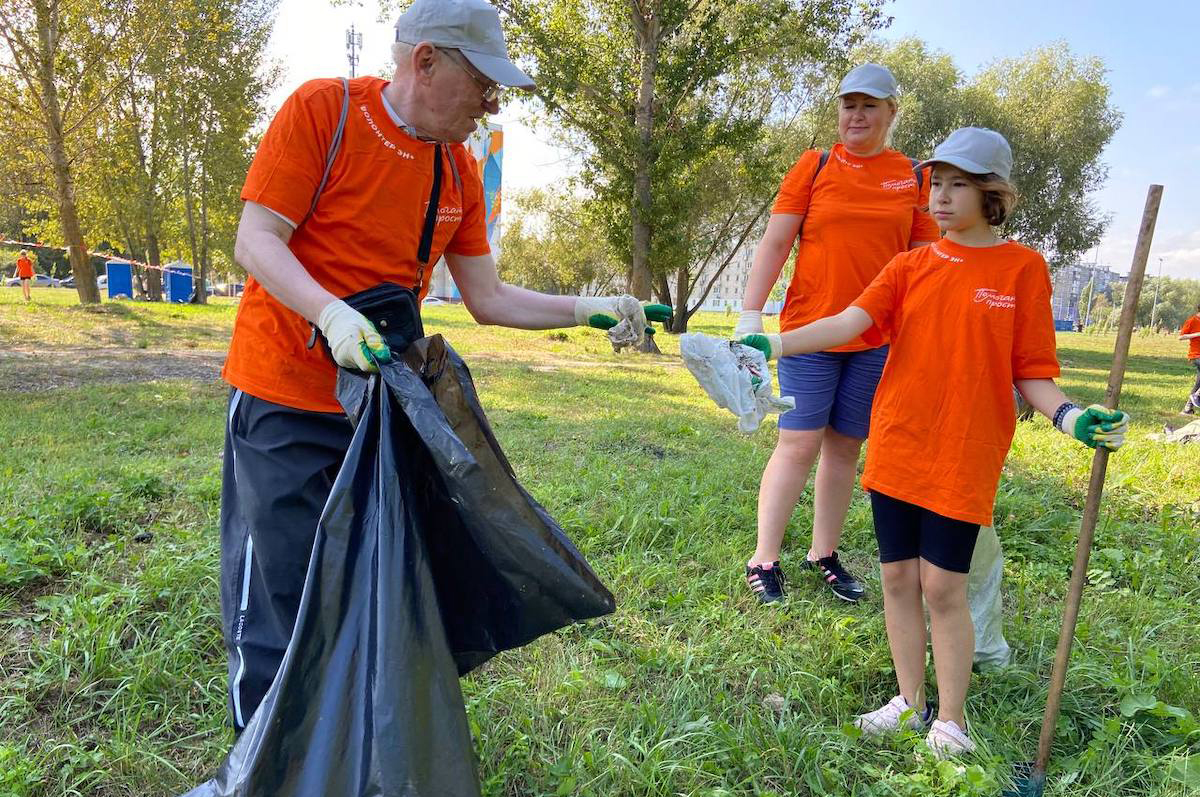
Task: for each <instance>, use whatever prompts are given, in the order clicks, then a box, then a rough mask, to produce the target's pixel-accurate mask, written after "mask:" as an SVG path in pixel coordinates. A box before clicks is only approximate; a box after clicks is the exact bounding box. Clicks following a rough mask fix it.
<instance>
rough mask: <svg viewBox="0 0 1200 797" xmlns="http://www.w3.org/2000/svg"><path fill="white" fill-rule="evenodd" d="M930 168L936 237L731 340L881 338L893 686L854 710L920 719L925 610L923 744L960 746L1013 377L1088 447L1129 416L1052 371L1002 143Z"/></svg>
mask: <svg viewBox="0 0 1200 797" xmlns="http://www.w3.org/2000/svg"><path fill="white" fill-rule="evenodd" d="M930 166H932V169H931V174H930V180H929V183H930V210H931V212H932V213H933V217H934V220H935V221H936V222H937V224H938V227H939V228H940V229H941V231H942V233H943V238H942V239H941V240H939V241H937V242H935V243H933V244H931V245H930V246H927V247H923V248H921V249H918V250H914V251H910V252H904V253H901V254H899V255H897V256H896V257H895V258H893V259H892V261H891V262H890V263H888V265H887V266H886V267H885V268H884V270H883V271H882V272H880V274H879V276H878V277H876V278H875V279H874V280H873V281H872V282H871V284H870V285H869V286H867V288H866V289H865V290H864V291H863V292H862V293H861V295H859V297H858V298H857V299H855V300H854V301H853V303H852V304H851V305H850V306H849V307H847V308H846V309H845V310H843V311H842V312H840V313H838V314H837V315H834V316H829V317H826V318H823V319H821V320H819V321H815V322H813V323H811V324H806V325H804V326H802V327H799V328H797V329H793V330H790V331H787V332H784V333H783V334H782V335H750V336H747V337H744V338H742V339H741V342H742V343H744V344H746V345H750V346H754V347H755V348H758V349H760V350H761V351H763V353H764V354H766V355H767V357H768V358H775V357H778V356H780V355H788V354H795V353H799V352H807V351H818V350H822V349H827V348H829V347H830V346H836V345H839V344H842V343H844V342H846V341H848V340H853V339H855V338H857V337H858V336H860V335H861V336H863V338H864V339H865V340H867V341H868V342H870V341H871V340H878V339H880V338H881V337H883V336H890V338H891V341H892V344H891V353H890V354H889V356H888V360H887V365H886V366H885V367H884V371H883V376H882V377H881V379H880V382H879V389H878V390H877V392H876V395H875V402H874V406H873V408H872V414H871V442H870V445H869V446H868V450H867V464H866V469H865V471H864V472H863V478H862V483H863V486H864V487H865V488H866V489H867V490H868V491H869V492H870V496H871V508H872V512H873V514H874V519H875V536H876V539H877V540H878V542H879V560H880V563H881V565H882V571H883V593H884V601H883V606H884V616H885V620H886V623H887V631H888V642H889V644H890V646H891V651H892V662H893V664H894V665H895V668H896V678H897V681H898V682H899V692H900V694H898V695H897V696H896V697H894V698H892V699H891V700H890V701H889V702H888V703H886V704H885V705H884V706H883V707H881V708H879V709H877V710H875V711H871V712H869V713H866V714H862V715H860V716H859V717H858V718H857V720H856V724H857V725H858V727H859V728H861V729H862V730H863V731H864V732H865V733H867V734H879V733H884V732H889V731H894V730H898V729H900V728H902V727H910V728H913V729H923V728H924V727H925V726H926V724H928V723H929V722H930V720H931V719H933V718H932V716H931V712H930V710H929V709H928V708H927V707H926V706H925V702H924V695H923V691H924V688H923V685H924V682H925V648H926V639H925V616H924V610H923V608H922V603H923V602H924V604H926V605H928V607H929V613H930V620H931V626H932V632H933V661H934V668H935V671H936V676H937V687H938V697H939V704H938V716H937V719H936V720H933V722H932V723H931V724H930V726H929V733H928V736H927V737H926V741H927V742H928V744H929V747H930V748H931V749H932V750H933V751H934V753H935V754H937V755H939V756H945V755H953V754H956V753H961V752H969V751H971V750H973V749H975V744H974V742H972V741H971V739H970V738H969V737H968V735H967V732H966V721H965V719H964V717H963V704H964V702H965V700H966V694H967V685H968V683H969V682H970V677H971V659H972V654H973V651H974V647H975V643H974V629H973V627H972V625H971V614H970V611H969V609H968V607H967V572H968V570H969V569H970V564H971V555H972V553H973V551H974V547H975V538H976V535H977V534H978V532H979V527H980V525H986V524H990V523H991V522H992V505H993V503H994V501H995V497H996V488H997V486H998V484H999V480H1000V471H1001V468H1002V467H1003V464H1004V458H1005V456H1006V455H1007V453H1008V448H1009V445H1010V444H1011V442H1012V436H1013V431H1014V429H1015V426H1016V414H1015V409H1014V406H1013V401H1012V386H1013V385H1014V384H1015V385H1016V387H1017V389H1018V390H1020V391H1021V393H1022V394H1023V395H1024V396H1025V398H1026V399H1027V400H1028V401H1029V403H1030V404H1031V405H1033V407H1035V408H1036V409H1037V410H1038V411H1040V412H1041V413H1042V414H1044V415H1046V416H1047V417H1049V418H1051V419H1052V420H1053V422H1054V424H1055V426H1056V427H1057V428H1058V429H1060V430H1061V431H1063V432H1065V433H1067V434H1070V435H1071V436H1073V437H1075V438H1076V439H1077V440H1079V441H1080V442H1082V443H1084V444H1085V445H1088V446H1091V447H1095V446H1097V445H1103V446H1105V447H1107V448H1110V449H1114V450H1115V449H1117V448H1119V447H1120V446H1121V444H1122V443H1123V442H1124V438H1125V430H1126V428H1127V425H1128V416H1126V415H1125V413H1122V412H1115V411H1109V410H1107V409H1105V408H1104V407H1101V406H1099V405H1093V406H1091V407H1088V408H1087V409H1081V408H1080V407H1078V406H1076V405H1075V404H1072V403H1071V402H1070V401H1068V400H1067V398H1066V396H1065V395H1063V392H1062V391H1061V390H1060V389H1059V388H1058V386H1057V385H1056V384H1055V383H1054V378H1055V377H1057V376H1058V375H1059V368H1058V361H1057V358H1056V356H1055V348H1054V344H1055V340H1054V323H1053V320H1052V316H1051V311H1050V278H1049V273H1048V270H1047V268H1046V262H1045V260H1043V259H1042V257H1041V255H1039V254H1038V253H1037V252H1035V251H1033V250H1031V249H1028V248H1026V247H1024V246H1021V245H1020V244H1018V243H1015V242H1012V241H1005V240H1003V239H1001V238H999V237H998V236H997V235H996V233H995V232H994V230H993V227H994V226H996V225H1000V224H1003V223H1004V221H1005V219H1006V218H1007V216H1008V214H1009V213H1010V212H1011V210H1012V207H1013V204H1014V203H1015V201H1016V192H1015V190H1014V189H1013V188H1012V186H1011V185H1010V183H1009V182H1008V178H1009V174H1010V172H1011V169H1012V152H1011V150H1010V149H1009V146H1008V142H1007V141H1005V140H1004V137H1003V136H1001V135H1000V134H999V133H996V132H994V131H991V130H983V129H980V128H971V127H968V128H962V129H960V130H956V131H955V132H954V133H952V134H950V136H949V137H948V138H947V139H946V140H945V141H944V142H942V144H941V145H939V146H938V148H937V149H936V150H935V151H934V156H933V158H931V159H930V160H928V161H925V162H924V163H922V164H920V165H919V166H918V167H917V168H918V169H924V168H927V167H930Z"/></svg>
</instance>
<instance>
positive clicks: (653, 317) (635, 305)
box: [575, 296, 672, 334]
mask: <svg viewBox="0 0 1200 797" xmlns="http://www.w3.org/2000/svg"><path fill="white" fill-rule="evenodd" d="M671 314H672V310H671V308H670V307H668V306H667V305H665V304H646V305H643V304H642V303H641V302H639V301H638V300H637V299H635V298H633V297H632V296H580V297H579V298H578V299H576V300H575V323H577V324H579V325H581V326H587V327H594V328H595V329H605V330H608V329H612V328H613V327H615V326H616V325H617V324H619V323H621V322H622V321H624V320H626V319H629V321H630V324H631V326H633V328H634V329H646V328H647V326H648V324H647V321H667V320H669V319H670V318H671ZM651 334H653V333H651Z"/></svg>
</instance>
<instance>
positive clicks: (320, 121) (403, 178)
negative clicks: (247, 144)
mask: <svg viewBox="0 0 1200 797" xmlns="http://www.w3.org/2000/svg"><path fill="white" fill-rule="evenodd" d="M386 85H387V82H386V81H384V80H382V79H380V78H376V77H362V78H357V79H355V80H351V81H350V109H349V113H348V115H347V117H346V128H345V132H344V134H343V138H342V145H341V149H340V150H339V152H338V154H337V158H336V160H335V161H334V164H333V169H332V171H331V172H330V175H329V182H328V183H326V185H325V189H324V191H322V193H321V198H320V202H319V203H318V205H317V208H316V211H315V212H314V213H313V215H312V216H310V217H309V218H308V219H307V220H306V221H304V223H303V224H301V225H300V226H299V227H298V228H297V229H296V230H295V232H294V233H293V234H292V237H291V240H290V242H289V243H288V248H289V249H291V250H292V253H293V254H295V255H296V259H297V260H299V261H300V263H301V264H303V266H304V267H305V269H307V270H308V273H309V274H311V275H312V276H313V278H314V279H315V280H316V281H317V282H319V283H320V284H321V285H322V286H323V287H324V288H326V289H327V290H328V291H329V292H330V293H333V294H334V295H335V296H348V295H350V294H352V293H356V292H358V291H361V290H364V289H366V288H369V287H372V286H374V285H377V284H379V283H380V282H396V283H399V284H401V285H408V286H412V285H414V284H415V283H416V275H417V266H418V263H419V261H418V260H417V248H418V246H419V243H420V238H421V229H422V227H423V225H424V222H425V210H426V207H427V206H428V204H429V195H430V191H431V190H432V187H433V159H434V157H441V158H442V161H443V163H442V185H441V199H440V201H439V203H438V204H439V207H438V216H437V225H436V228H435V231H434V236H433V247H432V250H431V252H430V255H429V265H428V266H426V268H425V273H424V284H423V285H422V293H424V292H425V291H426V290H428V286H429V279H430V276H431V273H432V271H433V265H434V263H436V262H437V260H438V258H439V257H441V256H442V254H443V253H444V252H452V253H455V254H461V255H484V254H487V253H488V252H489V251H491V249H490V247H489V246H488V240H487V227H486V224H485V218H484V216H485V212H486V211H485V208H486V205H485V203H484V197H483V183H482V182H481V181H480V179H479V173H478V167H477V166H476V164H475V160H474V158H472V157H471V156H470V154H468V152H467V150H466V148H465V147H463V145H461V144H450V145H449V146H448V147H446V146H442V145H438V144H435V143H433V142H427V141H420V140H418V139H416V138H414V137H413V136H411V135H409V134H408V133H406V132H405V131H404V130H403V129H401V128H400V127H398V126H397V125H396V124H395V122H393V121H392V118H391V117H390V116H389V115H388V112H387V109H386V108H385V107H384V105H383V98H382V96H381V92H382V91H383V88H384V86H386ZM342 95H343V90H342V82H341V81H340V80H311V81H309V82H307V83H305V84H304V85H302V86H301V87H300V88H299V89H297V90H296V92H295V93H294V94H292V95H291V96H290V97H288V99H287V101H286V102H284V104H283V107H282V108H280V109H279V113H277V114H276V115H275V118H274V119H273V120H272V121H271V125H270V127H269V128H268V129H267V132H266V135H265V136H263V139H262V142H261V143H260V144H259V146H258V152H257V153H256V154H255V156H254V161H253V163H251V165H250V173H249V174H248V175H246V184H245V185H244V186H243V187H242V199H244V200H246V201H249V202H256V203H258V204H259V205H262V206H264V207H266V208H269V209H270V210H273V211H275V212H276V213H278V214H280V215H281V216H283V217H285V218H287V219H289V220H291V221H292V222H293V223H297V222H300V221H301V220H303V219H304V216H305V214H306V213H308V209H309V206H310V205H311V204H312V198H313V194H314V192H315V191H316V188H317V185H318V184H319V183H320V181H321V175H322V174H323V173H324V171H325V160H326V157H327V155H328V151H329V144H330V140H331V139H332V138H333V135H334V132H335V131H336V128H337V120H338V116H339V115H340V113H341V108H342ZM447 153H449V154H450V155H452V156H453V157H454V161H455V164H456V168H457V172H458V175H459V180H455V178H454V170H453V169H452V168H451V164H450V162H449V160H448V159H447ZM460 182H461V186H460V185H459V183H460ZM311 334H312V328H311V327H310V326H309V323H308V321H306V320H305V319H304V318H303V317H301V316H300V315H299V314H298V313H294V312H292V311H291V310H289V309H288V308H287V307H285V306H284V305H283V304H281V303H280V302H279V301H277V300H276V299H275V298H274V297H272V296H271V295H270V294H268V293H267V292H266V290H265V289H264V288H263V287H262V285H260V284H259V283H258V282H257V281H256V280H255V279H254V278H253V277H251V278H250V279H248V280H247V281H246V291H245V294H244V295H243V296H242V302H241V307H240V308H239V309H238V315H237V321H236V322H235V324H234V329H233V339H232V341H231V342H230V345H229V357H228V359H226V361H225V369H224V371H223V372H222V375H223V376H224V378H225V380H226V381H227V382H229V383H230V384H231V385H233V386H234V387H238V388H241V389H242V390H244V391H245V392H247V393H249V394H250V395H252V396H257V397H259V398H262V399H266V400H267V401H273V402H275V403H277V404H284V405H287V406H289V407H296V408H298V409H304V410H313V411H317V412H341V411H342V408H341V406H340V405H339V404H338V403H337V399H336V398H335V397H334V389H335V386H336V383H337V370H336V368H335V366H334V364H333V361H332V360H331V359H330V358H329V355H328V354H326V352H325V350H324V348H323V347H322V346H321V345H320V344H318V345H316V346H314V347H313V348H311V349H309V348H308V347H307V343H308V340H309V338H310V336H311Z"/></svg>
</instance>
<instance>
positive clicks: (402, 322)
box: [342, 282, 425, 357]
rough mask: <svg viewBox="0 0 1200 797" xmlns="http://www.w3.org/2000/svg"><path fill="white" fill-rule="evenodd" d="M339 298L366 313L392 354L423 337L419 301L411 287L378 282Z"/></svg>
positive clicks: (398, 354) (403, 350)
mask: <svg viewBox="0 0 1200 797" xmlns="http://www.w3.org/2000/svg"><path fill="white" fill-rule="evenodd" d="M342 301H343V302H345V303H346V304H348V305H350V306H351V307H353V308H354V309H355V310H357V311H358V312H360V313H362V314H363V315H364V316H366V317H367V320H368V321H370V322H371V323H372V324H374V325H375V329H377V330H378V331H379V334H380V335H382V336H383V341H384V343H386V344H387V345H388V348H389V349H391V350H392V356H393V357H399V356H401V355H402V354H404V352H405V350H406V349H408V347H409V345H410V344H411V343H412V342H413V341H414V340H420V339H421V338H423V337H425V328H424V326H423V325H422V324H421V305H420V303H419V302H418V301H417V295H416V294H415V293H413V291H412V289H411V288H406V287H404V286H403V285H397V284H396V283H394V282H381V283H379V284H378V285H376V286H374V287H371V288H367V289H366V290H365V291H359V292H358V293H352V294H350V295H349V296H345V297H343V298H342Z"/></svg>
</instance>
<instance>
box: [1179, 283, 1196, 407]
mask: <svg viewBox="0 0 1200 797" xmlns="http://www.w3.org/2000/svg"><path fill="white" fill-rule="evenodd" d="M1179 339H1180V340H1187V341H1190V343H1188V352H1187V358H1188V362H1190V363H1191V364H1192V366H1193V367H1194V368H1195V369H1196V381H1195V383H1193V384H1192V392H1191V393H1189V394H1188V400H1187V402H1186V403H1185V404H1184V405H1183V414H1184V415H1195V414H1196V413H1197V412H1200V305H1196V314H1195V315H1194V316H1192V317H1191V318H1189V319H1188V320H1187V321H1184V322H1183V327H1182V328H1180V330H1179Z"/></svg>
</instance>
